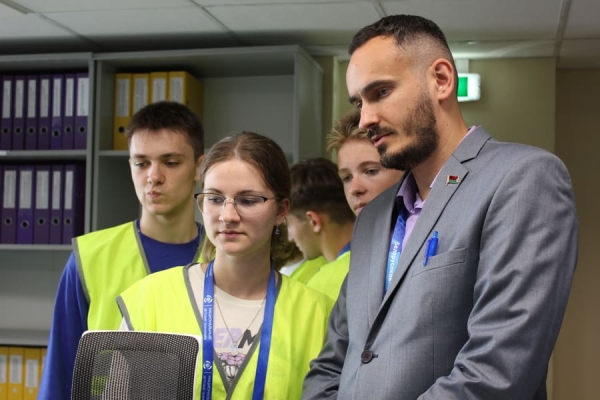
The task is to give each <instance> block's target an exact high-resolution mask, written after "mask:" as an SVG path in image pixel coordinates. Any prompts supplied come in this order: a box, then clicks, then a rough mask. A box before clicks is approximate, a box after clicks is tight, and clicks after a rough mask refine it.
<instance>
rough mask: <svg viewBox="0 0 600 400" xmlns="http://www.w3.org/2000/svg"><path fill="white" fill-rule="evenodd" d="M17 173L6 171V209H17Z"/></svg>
mask: <svg viewBox="0 0 600 400" xmlns="http://www.w3.org/2000/svg"><path fill="white" fill-rule="evenodd" d="M16 192H17V171H4V198H3V202H2V204H3V205H4V208H5V209H7V208H15V207H16V203H17V193H16Z"/></svg>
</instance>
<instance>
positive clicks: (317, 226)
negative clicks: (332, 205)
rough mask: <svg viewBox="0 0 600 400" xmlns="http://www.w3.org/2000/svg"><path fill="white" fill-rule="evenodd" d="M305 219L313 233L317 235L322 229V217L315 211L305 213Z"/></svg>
mask: <svg viewBox="0 0 600 400" xmlns="http://www.w3.org/2000/svg"><path fill="white" fill-rule="evenodd" d="M306 218H307V219H308V222H309V223H310V225H311V226H312V229H313V232H315V233H319V232H321V230H322V229H323V222H324V219H323V216H322V215H321V214H319V213H318V212H316V211H307V212H306Z"/></svg>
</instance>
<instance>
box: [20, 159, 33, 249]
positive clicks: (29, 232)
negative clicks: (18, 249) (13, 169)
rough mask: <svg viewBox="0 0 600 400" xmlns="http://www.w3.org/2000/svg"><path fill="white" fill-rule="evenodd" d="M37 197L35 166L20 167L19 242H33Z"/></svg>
mask: <svg viewBox="0 0 600 400" xmlns="http://www.w3.org/2000/svg"><path fill="white" fill-rule="evenodd" d="M34 199H35V167H34V166H33V165H22V166H20V167H19V196H18V206H17V243H18V244H32V243H33V205H34Z"/></svg>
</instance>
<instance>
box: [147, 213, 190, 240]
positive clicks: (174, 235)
mask: <svg viewBox="0 0 600 400" xmlns="http://www.w3.org/2000/svg"><path fill="white" fill-rule="evenodd" d="M140 231H141V232H142V233H143V234H144V235H145V236H148V237H149V238H152V239H154V240H157V241H159V242H163V243H174V244H180V243H188V242H191V241H192V240H194V239H195V238H196V237H197V236H198V226H197V224H196V221H194V215H193V213H191V214H190V215H179V216H177V217H171V218H169V217H166V216H158V215H152V214H149V213H146V212H142V217H141V218H140Z"/></svg>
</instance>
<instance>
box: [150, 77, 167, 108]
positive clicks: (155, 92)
mask: <svg viewBox="0 0 600 400" xmlns="http://www.w3.org/2000/svg"><path fill="white" fill-rule="evenodd" d="M166 98H167V80H166V79H164V78H155V79H154V80H153V81H152V102H153V103H156V102H157V101H163V100H166Z"/></svg>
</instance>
